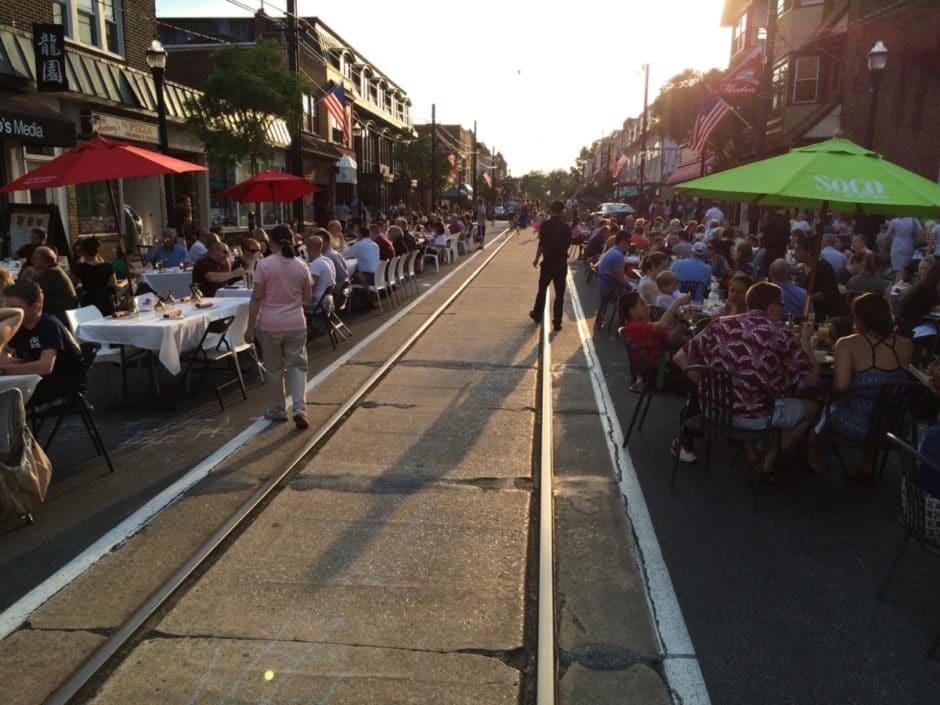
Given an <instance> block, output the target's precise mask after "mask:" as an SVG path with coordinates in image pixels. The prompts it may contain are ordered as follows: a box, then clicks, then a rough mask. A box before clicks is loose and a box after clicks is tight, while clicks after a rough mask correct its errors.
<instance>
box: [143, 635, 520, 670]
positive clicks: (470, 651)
mask: <svg viewBox="0 0 940 705" xmlns="http://www.w3.org/2000/svg"><path fill="white" fill-rule="evenodd" d="M159 639H163V640H167V641H183V640H187V639H212V640H215V641H228V642H249V643H263V644H270V643H271V642H272V641H275V640H272V639H271V638H269V637H254V636H229V635H221V634H174V633H171V632H165V631H162V630H159V629H151V630H150V631H148V632H147V633H146V634H144V635H142V637H141V643H143V642H144V641H148V640H151V641H156V640H159ZM276 641H277V642H278V643H280V644H297V645H303V646H344V647H349V648H354V649H378V650H383V651H400V652H403V653H412V654H439V655H445V656H446V655H448V654H451V655H458V656H463V655H466V656H483V657H484V658H491V659H495V660H497V661H500V662H502V663H503V664H504V665H506V666H508V667H509V668H512V669H513V670H516V671H519V672H520V673H524V672H527V671H528V670H529V669H530V668H531V666H532V664H534V658H533V657H532V654H530V653H529V652H528V651H527V650H526V649H525V648H524V647H521V646H519V647H516V648H515V649H481V648H473V647H462V648H458V649H421V648H416V647H409V646H388V645H383V644H359V643H355V642H347V641H319V640H316V639H313V640H308V639H280V638H279V639H276Z"/></svg>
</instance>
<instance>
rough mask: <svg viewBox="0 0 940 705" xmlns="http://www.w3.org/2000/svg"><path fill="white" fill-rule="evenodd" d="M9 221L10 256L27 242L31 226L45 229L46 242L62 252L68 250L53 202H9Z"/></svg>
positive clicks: (63, 230) (64, 252)
mask: <svg viewBox="0 0 940 705" xmlns="http://www.w3.org/2000/svg"><path fill="white" fill-rule="evenodd" d="M8 210H9V213H10V223H9V227H8V230H9V233H10V249H9V250H8V253H9V255H10V256H11V257H12V256H13V253H15V252H16V251H17V250H18V249H20V248H21V247H22V246H23V245H25V244H26V243H27V242H29V234H30V232H32V229H33V228H37V227H38V228H42V229H43V230H45V231H46V235H47V242H49V243H52V244H53V245H55V247H56V248H57V249H58V250H59V252H60V253H62V254H67V253H68V251H69V245H68V240H67V239H66V237H65V229H64V228H63V227H62V221H61V219H60V218H59V211H58V209H57V208H56V207H55V205H53V204H48V205H46V204H43V205H40V204H31V203H11V204H10V205H9V208H8Z"/></svg>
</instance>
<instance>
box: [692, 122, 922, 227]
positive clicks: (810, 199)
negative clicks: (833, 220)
mask: <svg viewBox="0 0 940 705" xmlns="http://www.w3.org/2000/svg"><path fill="white" fill-rule="evenodd" d="M676 190H677V191H680V192H682V193H689V194H692V195H697V196H705V197H708V198H714V199H716V200H726V201H747V202H749V203H755V204H758V205H767V206H783V207H789V208H812V209H814V210H821V211H827V212H828V211H830V210H837V211H849V212H861V213H867V214H876V215H911V216H936V215H938V214H940V184H936V183H934V182H933V181H930V180H928V179H925V178H924V177H922V176H919V175H918V174H915V173H913V172H910V171H908V170H907V169H904V168H903V167H900V166H898V165H897V164H892V163H891V162H889V161H887V160H885V158H884V157H882V156H881V155H880V154H876V153H875V152H872V151H869V150H867V149H864V148H863V147H860V146H859V145H857V144H855V143H854V142H852V141H851V140H847V139H844V138H841V137H834V138H833V139H830V140H826V141H825V142H819V143H818V144H811V145H807V146H805V147H797V148H796V149H791V150H790V151H789V152H788V153H787V154H783V155H780V156H778V157H771V158H769V159H763V160H761V161H759V162H753V163H751V164H745V165H744V166H739V167H735V168H734V169H728V170H727V171H721V172H718V173H717V174H711V175H710V176H703V177H702V178H700V179H693V180H692V181H687V182H685V183H684V184H682V185H680V186H677V187H676Z"/></svg>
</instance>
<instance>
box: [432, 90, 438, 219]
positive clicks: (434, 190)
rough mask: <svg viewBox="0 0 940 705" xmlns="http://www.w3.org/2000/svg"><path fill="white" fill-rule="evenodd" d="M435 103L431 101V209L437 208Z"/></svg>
mask: <svg viewBox="0 0 940 705" xmlns="http://www.w3.org/2000/svg"><path fill="white" fill-rule="evenodd" d="M437 192H438V188H437V105H436V104H435V103H431V210H432V211H436V210H437Z"/></svg>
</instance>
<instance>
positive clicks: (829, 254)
mask: <svg viewBox="0 0 940 705" xmlns="http://www.w3.org/2000/svg"><path fill="white" fill-rule="evenodd" d="M835 242H836V236H835V235H833V234H832V233H826V234H825V235H823V237H822V249H821V250H820V251H819V256H820V257H822V258H823V259H824V260H826V261H827V262H828V263H829V264H830V265H831V266H832V269H833V271H834V272H835V273H836V280H837V281H838V282H839V283H840V284H845V282H847V281H848V279H849V276H848V274H849V273H848V270H847V269H846V268H845V255H843V254H842V253H841V252H839V250H837V249H836V248H835V247H834V246H833V245H835Z"/></svg>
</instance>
